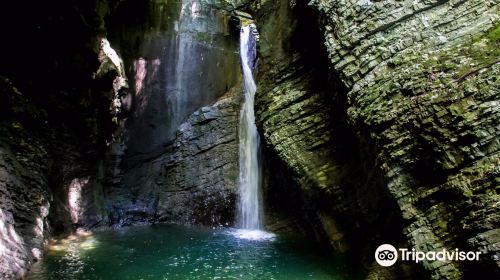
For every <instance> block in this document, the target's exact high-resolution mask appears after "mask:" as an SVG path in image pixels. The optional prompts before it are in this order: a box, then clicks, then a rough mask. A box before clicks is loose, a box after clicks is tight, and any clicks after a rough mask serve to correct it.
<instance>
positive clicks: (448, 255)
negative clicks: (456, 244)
mask: <svg viewBox="0 0 500 280" xmlns="http://www.w3.org/2000/svg"><path fill="white" fill-rule="evenodd" d="M398 252H399V254H398ZM480 254H481V252H464V251H459V250H458V249H455V250H452V251H448V250H446V249H442V250H440V251H429V252H422V251H417V250H415V249H411V250H409V249H406V248H399V250H397V249H396V248H395V247H394V246H392V245H391V244H382V245H380V246H378V248H377V250H376V251H375V260H376V261H377V263H378V264H379V265H381V266H392V265H394V264H395V263H396V261H397V260H398V255H399V256H400V260H401V261H414V262H415V263H419V262H421V261H424V260H427V261H436V260H437V261H466V260H467V261H478V260H479V255H480Z"/></svg>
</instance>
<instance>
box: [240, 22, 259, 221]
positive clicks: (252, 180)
mask: <svg viewBox="0 0 500 280" xmlns="http://www.w3.org/2000/svg"><path fill="white" fill-rule="evenodd" d="M250 31H251V29H250V26H244V27H242V29H241V35H240V55H241V66H242V70H243V80H244V84H245V88H244V90H245V101H244V103H243V106H242V108H241V112H240V128H239V135H240V139H239V141H240V143H239V146H240V175H239V203H238V208H239V209H238V213H239V216H238V218H239V226H240V228H242V229H252V230H254V229H261V228H262V226H263V221H262V220H263V209H262V196H261V193H260V165H259V160H258V151H259V141H260V139H259V133H258V132H257V127H256V126H255V114H254V95H255V91H256V90H257V87H256V85H255V81H254V79H253V75H252V69H251V65H253V61H254V59H255V42H254V41H253V40H252V39H253V38H251V32H250Z"/></svg>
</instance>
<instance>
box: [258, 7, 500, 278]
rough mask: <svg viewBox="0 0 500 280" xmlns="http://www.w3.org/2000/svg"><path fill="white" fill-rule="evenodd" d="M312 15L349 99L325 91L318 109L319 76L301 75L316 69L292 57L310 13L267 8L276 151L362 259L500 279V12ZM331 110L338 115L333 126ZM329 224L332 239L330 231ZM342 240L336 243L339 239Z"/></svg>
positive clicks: (434, 273) (269, 129) (267, 85)
mask: <svg viewBox="0 0 500 280" xmlns="http://www.w3.org/2000/svg"><path fill="white" fill-rule="evenodd" d="M259 5H260V6H259ZM310 5H311V6H312V7H314V8H315V9H316V10H317V11H318V12H319V19H320V20H321V23H320V27H321V30H322V32H323V35H322V36H320V38H319V39H318V38H316V42H317V44H322V43H323V42H324V43H325V46H326V54H327V56H328V58H329V59H326V60H327V61H329V63H328V65H329V66H331V67H332V70H331V71H330V73H331V74H333V76H334V77H337V78H339V80H340V81H337V82H335V81H333V84H334V85H335V84H337V85H338V84H340V85H341V87H340V88H338V87H337V88H334V89H333V90H332V89H328V88H325V89H323V91H326V92H327V94H326V99H323V100H325V101H320V102H318V101H315V100H318V96H321V95H320V94H314V92H318V90H317V88H313V87H312V86H310V85H311V84H314V85H317V84H318V83H317V82H316V83H312V82H311V81H313V80H314V77H317V76H318V74H316V75H313V78H311V75H309V78H307V77H308V75H307V73H308V72H307V71H302V72H300V69H304V68H305V69H307V65H308V61H307V60H302V61H300V59H301V57H304V55H305V51H304V50H301V49H300V48H297V47H296V45H295V46H294V45H293V34H294V33H293V32H292V31H291V30H294V28H296V29H297V26H300V21H301V20H302V21H305V20H306V19H305V17H302V18H300V15H297V14H294V8H295V13H297V11H298V10H299V11H300V9H307V7H305V6H304V5H302V6H301V5H300V1H298V4H296V6H293V5H290V3H285V1H277V2H273V3H270V2H268V1H259V3H258V5H257V6H256V8H257V11H259V12H260V14H261V15H260V17H261V18H260V19H259V20H260V21H259V24H260V26H259V28H260V29H261V32H260V33H261V34H262V40H261V54H262V66H261V67H262V68H261V69H263V71H262V75H261V79H260V80H259V81H260V82H259V89H260V91H259V93H258V95H257V98H258V100H257V103H258V107H259V110H258V115H259V116H258V118H259V121H260V125H261V127H262V130H263V134H264V136H265V139H266V141H267V143H268V145H269V146H270V147H271V148H272V149H273V150H274V151H275V152H276V153H277V155H278V156H279V158H281V159H282V160H283V161H284V163H285V164H286V165H287V166H289V167H290V168H291V169H292V170H293V172H294V174H296V177H297V179H296V181H298V182H299V185H300V187H301V188H302V189H303V190H304V192H306V193H314V192H318V193H320V194H321V195H320V198H318V197H316V198H313V200H312V202H309V203H311V204H315V205H318V207H319V208H320V210H322V211H323V213H324V210H325V209H326V210H327V211H326V212H327V213H330V215H332V217H333V218H334V220H335V221H336V223H337V224H338V225H339V226H340V229H341V231H346V232H348V234H347V236H350V238H352V239H351V242H350V244H352V241H353V240H359V241H360V242H354V243H356V244H367V246H368V247H366V248H365V249H362V248H361V249H359V250H361V251H362V252H365V253H363V255H371V252H373V251H374V249H375V248H376V246H378V245H379V244H382V243H393V244H398V245H401V246H402V247H404V246H411V247H414V248H417V249H419V250H423V251H429V250H439V249H442V248H447V249H449V250H453V249H454V248H460V249H462V250H472V251H481V252H482V254H483V257H482V259H481V262H480V263H475V264H474V263H470V262H460V263H459V262H427V261H424V263H423V265H422V267H423V268H424V269H425V270H426V272H425V274H428V277H430V278H433V279H461V278H464V277H472V275H475V274H474V273H478V272H479V271H483V272H486V273H487V274H488V275H498V274H499V267H498V258H499V256H498V254H499V250H498V242H499V240H498V239H497V238H498V236H497V235H496V233H495V232H496V231H497V229H498V227H499V211H498V210H497V207H496V205H497V204H498V194H497V192H498V190H497V189H498V178H499V169H498V163H499V162H498V158H499V157H498V149H499V147H500V146H499V145H498V138H499V134H500V133H499V130H498V129H499V128H498V122H499V112H498V104H497V103H498V99H499V96H500V95H499V91H498V79H497V76H498V65H499V64H498V22H499V21H498V5H497V4H496V2H495V1H422V2H420V1H383V2H379V1H312V2H311V4H310ZM294 18H295V19H296V21H294V20H293V19H294ZM294 24H296V25H294ZM278 26H279V27H280V28H276V27H278ZM299 32H301V31H300V29H298V31H295V33H299ZM309 32H311V31H310V30H309ZM265 34H279V36H269V37H268V38H266V35H265ZM304 34H305V33H302V35H303V36H306V35H304ZM297 36H299V37H300V36H301V35H300V34H298V35H297ZM312 47H313V46H312ZM294 58H298V59H294ZM304 65H305V67H304ZM298 69H299V70H298ZM304 73H305V74H304ZM319 75H321V74H319ZM320 91H321V90H320ZM278 96H279V97H280V98H278ZM323 96H325V95H323ZM342 96H345V99H343V97H342ZM328 100H331V101H333V102H328ZM339 104H340V106H339ZM342 104H343V105H342ZM294 108H297V109H296V110H294ZM298 108H300V110H299V109H298ZM328 108H333V113H332V112H330V114H325V113H322V112H328V111H329V109H328ZM339 110H340V112H339ZM343 110H345V111H343ZM335 111H337V112H335ZM342 122H344V127H343V128H342V126H340V127H339V126H338V123H342ZM332 124H333V125H332ZM346 129H347V130H346ZM318 130H319V131H320V132H319V133H314V132H315V131H318ZM345 132H348V133H345ZM349 133H351V135H352V137H350V136H349ZM316 143H317V144H316ZM346 143H347V145H346ZM348 143H353V145H349V144H348ZM353 148H355V149H353ZM350 149H351V150H350ZM339 151H340V152H339ZM342 151H349V152H347V155H346V153H342ZM346 156H347V160H346ZM356 158H358V159H356ZM353 163H354V164H353ZM356 166H357V167H356ZM328 194H330V195H328ZM328 205H329V206H328ZM346 213H348V214H346ZM320 216H321V215H320ZM346 217H351V218H354V219H346ZM320 220H323V221H325V219H324V218H322V219H321V218H320ZM353 221H356V222H355V223H353ZM322 224H323V225H322V227H323V228H325V231H326V232H328V231H331V230H328V228H331V225H332V223H331V222H323V223H322ZM381 224H385V225H386V226H390V228H391V229H392V232H387V231H384V229H383V227H382V228H381V227H380V225H381ZM365 230H368V232H370V234H367V235H368V236H364V237H363V238H360V239H357V238H359V236H358V237H356V234H355V232H356V231H365ZM327 234H328V233H327ZM332 236H333V237H332V238H330V239H331V240H333V241H335V240H336V239H337V237H338V236H339V235H338V234H333V235H332ZM370 237H372V238H373V239H371V238H370ZM348 239H349V238H348ZM348 243H349V242H348ZM370 243H371V244H372V245H369V244H370ZM362 246H363V245H362ZM334 247H335V246H334ZM366 261H367V263H368V262H370V261H372V260H368V259H367V260H366ZM376 266H377V265H376V264H375V265H374V269H373V271H372V273H370V276H369V277H371V278H372V279H378V278H380V277H381V278H383V279H387V278H400V277H404V275H406V276H408V277H410V278H411V277H414V276H410V275H411V274H412V273H405V272H404V271H405V270H406V268H401V267H400V268H395V269H392V270H390V271H383V270H380V269H376ZM415 269H418V268H412V269H410V271H411V270H415ZM379 273H381V274H379ZM425 274H424V275H425Z"/></svg>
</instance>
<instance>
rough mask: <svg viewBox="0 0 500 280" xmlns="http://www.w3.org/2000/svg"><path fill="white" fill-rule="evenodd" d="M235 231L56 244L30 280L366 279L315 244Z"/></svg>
mask: <svg viewBox="0 0 500 280" xmlns="http://www.w3.org/2000/svg"><path fill="white" fill-rule="evenodd" d="M234 233H235V230H230V229H217V230H211V229H199V228H183V227H177V226H166V225H165V226H155V227H131V228H125V229H120V230H109V231H100V232H96V233H94V234H92V235H90V236H85V237H82V236H79V237H72V238H69V239H65V240H60V241H59V242H57V244H52V246H51V248H52V249H50V250H48V252H47V254H46V256H45V257H44V258H43V260H42V261H40V262H38V263H36V264H35V265H34V267H33V269H32V271H31V272H30V274H29V275H28V277H27V279H31V280H34V279H37V280H42V279H44V280H48V279H50V280H54V279H65V280H66V279H256V280H257V279H258V280H264V279H287V280H293V279H362V278H363V276H364V275H362V273H359V272H356V270H355V269H352V268H351V267H349V266H348V265H347V264H346V262H345V261H344V260H343V259H342V258H340V257H334V256H332V255H330V254H327V253H325V252H321V251H320V250H318V248H317V247H314V246H313V245H311V242H308V241H305V240H301V239H285V238H280V237H279V236H278V237H275V238H272V239H267V240H245V239H240V238H238V237H236V236H235V234H234Z"/></svg>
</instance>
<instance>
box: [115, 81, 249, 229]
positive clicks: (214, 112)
mask: <svg viewBox="0 0 500 280" xmlns="http://www.w3.org/2000/svg"><path fill="white" fill-rule="evenodd" d="M241 93H242V89H241V87H235V88H233V89H232V90H231V91H229V92H228V93H227V94H226V95H224V96H223V97H221V99H219V100H218V101H217V102H216V103H214V104H213V105H211V106H206V107H202V108H201V109H199V110H197V111H195V112H194V113H193V114H192V115H191V116H189V118H188V119H187V120H186V122H184V123H183V124H181V125H180V127H179V130H178V131H177V134H176V138H175V139H174V140H173V141H172V142H171V143H170V144H168V145H166V146H165V147H164V150H163V153H162V154H160V155H158V156H156V157H154V158H150V159H147V160H145V161H144V162H141V163H137V164H136V166H133V167H129V168H127V169H125V168H122V169H120V171H119V173H118V174H116V177H115V178H116V179H117V182H118V183H117V184H116V185H114V186H112V187H109V188H107V189H106V194H105V195H106V198H107V203H108V205H112V208H111V210H110V217H111V222H112V223H113V224H119V225H129V224H137V223H155V222H170V223H178V224H203V225H207V226H228V225H232V224H233V220H234V209H235V199H236V193H237V190H236V183H237V178H238V123H239V107H240V102H241ZM122 182H126V183H125V184H122ZM124 185H125V186H127V188H126V189H125V188H124V187H123V186H124Z"/></svg>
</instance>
